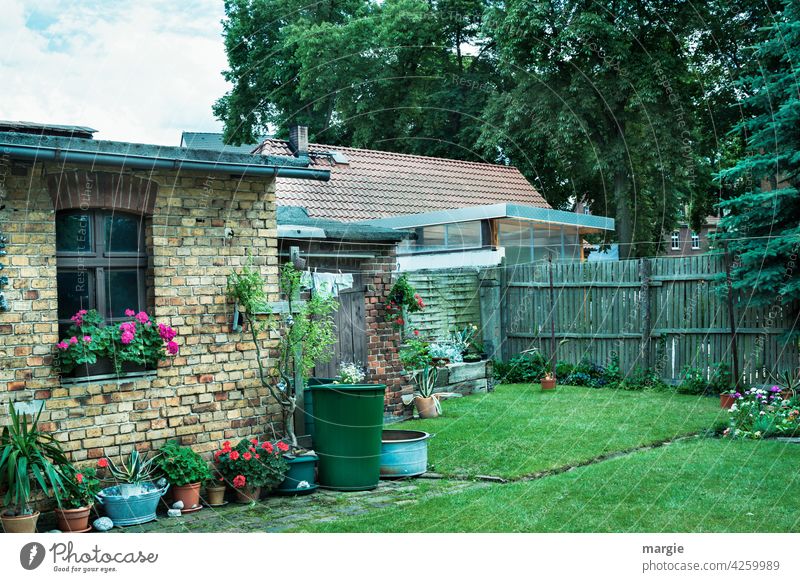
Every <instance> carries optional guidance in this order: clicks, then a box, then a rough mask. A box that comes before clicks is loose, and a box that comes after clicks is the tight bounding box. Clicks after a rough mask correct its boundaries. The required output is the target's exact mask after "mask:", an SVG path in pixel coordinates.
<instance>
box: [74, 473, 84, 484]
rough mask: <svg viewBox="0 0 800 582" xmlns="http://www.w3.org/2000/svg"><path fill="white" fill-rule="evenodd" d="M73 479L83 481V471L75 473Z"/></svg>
mask: <svg viewBox="0 0 800 582" xmlns="http://www.w3.org/2000/svg"><path fill="white" fill-rule="evenodd" d="M75 480H76V481H77V482H78V483H79V484H80V483H83V473H75Z"/></svg>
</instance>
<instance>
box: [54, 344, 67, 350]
mask: <svg viewBox="0 0 800 582" xmlns="http://www.w3.org/2000/svg"><path fill="white" fill-rule="evenodd" d="M56 347H57V348H58V349H59V350H66V349H67V348H69V344H68V343H67V342H58V343H57V344H56Z"/></svg>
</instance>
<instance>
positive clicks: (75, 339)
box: [69, 336, 78, 346]
mask: <svg viewBox="0 0 800 582" xmlns="http://www.w3.org/2000/svg"><path fill="white" fill-rule="evenodd" d="M69 343H71V344H72V345H73V346H74V345H75V344H77V343H78V338H76V337H75V336H72V337H71V338H69Z"/></svg>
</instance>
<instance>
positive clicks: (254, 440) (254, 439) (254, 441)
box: [250, 438, 258, 445]
mask: <svg viewBox="0 0 800 582" xmlns="http://www.w3.org/2000/svg"><path fill="white" fill-rule="evenodd" d="M250 442H251V443H253V444H254V445H257V444H258V439H257V438H252V439H250Z"/></svg>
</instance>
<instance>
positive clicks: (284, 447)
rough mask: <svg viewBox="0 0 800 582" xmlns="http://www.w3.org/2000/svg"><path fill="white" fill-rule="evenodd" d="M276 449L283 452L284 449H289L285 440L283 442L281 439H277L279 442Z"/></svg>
mask: <svg viewBox="0 0 800 582" xmlns="http://www.w3.org/2000/svg"><path fill="white" fill-rule="evenodd" d="M278 450H279V451H281V452H283V453H285V452H286V451H288V450H289V445H287V444H286V443H285V442H283V441H279V442H278Z"/></svg>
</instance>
